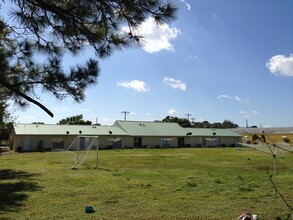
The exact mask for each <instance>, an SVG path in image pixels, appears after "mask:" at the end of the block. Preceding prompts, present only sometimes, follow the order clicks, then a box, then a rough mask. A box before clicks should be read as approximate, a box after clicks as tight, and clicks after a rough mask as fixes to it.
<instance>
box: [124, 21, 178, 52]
mask: <svg viewBox="0 0 293 220" xmlns="http://www.w3.org/2000/svg"><path fill="white" fill-rule="evenodd" d="M123 29H124V31H127V32H129V29H128V27H125V28H123ZM179 33H180V30H179V29H177V28H171V27H169V25H168V24H166V23H162V24H159V23H156V21H155V19H154V18H152V17H149V18H148V19H146V20H145V21H144V22H142V23H141V25H140V26H139V27H138V28H136V29H135V30H133V34H134V35H138V36H142V37H143V38H142V39H141V44H142V48H143V49H144V50H145V51H146V52H148V53H155V52H159V51H161V50H169V51H173V50H174V47H173V45H172V44H171V42H170V41H171V40H173V39H175V38H176V37H177V35H178V34H179Z"/></svg>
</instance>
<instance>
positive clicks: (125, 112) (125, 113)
mask: <svg viewBox="0 0 293 220" xmlns="http://www.w3.org/2000/svg"><path fill="white" fill-rule="evenodd" d="M121 113H122V114H124V121H126V115H127V114H129V112H127V111H123V112H121Z"/></svg>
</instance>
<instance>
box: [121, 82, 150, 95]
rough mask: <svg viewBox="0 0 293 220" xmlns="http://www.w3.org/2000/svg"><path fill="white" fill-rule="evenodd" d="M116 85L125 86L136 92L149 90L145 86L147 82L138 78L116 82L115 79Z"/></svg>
mask: <svg viewBox="0 0 293 220" xmlns="http://www.w3.org/2000/svg"><path fill="white" fill-rule="evenodd" d="M117 85H118V86H122V87H125V88H129V89H134V90H136V91H138V92H147V91H149V90H150V89H149V88H148V87H147V84H146V83H145V82H143V81H140V80H131V81H129V82H118V81H117Z"/></svg>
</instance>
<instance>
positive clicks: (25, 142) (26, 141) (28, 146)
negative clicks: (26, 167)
mask: <svg viewBox="0 0 293 220" xmlns="http://www.w3.org/2000/svg"><path fill="white" fill-rule="evenodd" d="M22 150H23V151H31V150H32V139H31V137H30V136H24V137H23V138H22Z"/></svg>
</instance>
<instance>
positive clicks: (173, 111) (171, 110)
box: [168, 108, 177, 115]
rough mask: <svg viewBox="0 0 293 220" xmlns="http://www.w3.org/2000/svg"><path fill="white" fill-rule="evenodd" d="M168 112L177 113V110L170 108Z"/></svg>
mask: <svg viewBox="0 0 293 220" xmlns="http://www.w3.org/2000/svg"><path fill="white" fill-rule="evenodd" d="M168 114H170V115H176V114H177V111H176V110H175V109H173V108H172V109H170V110H169V111H168Z"/></svg>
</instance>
